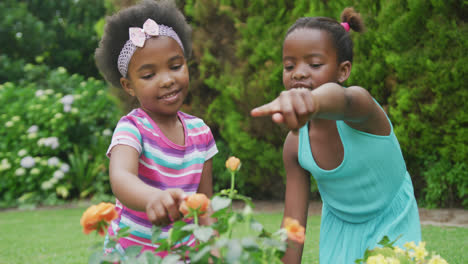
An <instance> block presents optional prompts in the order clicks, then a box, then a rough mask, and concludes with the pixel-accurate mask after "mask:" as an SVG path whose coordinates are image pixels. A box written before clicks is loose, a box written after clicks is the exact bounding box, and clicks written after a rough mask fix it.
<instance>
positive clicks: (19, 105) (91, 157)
mask: <svg viewBox="0 0 468 264" xmlns="http://www.w3.org/2000/svg"><path fill="white" fill-rule="evenodd" d="M23 74H24V75H23V76H24V78H23V79H21V80H18V81H17V82H16V83H12V82H7V83H3V84H1V85H0V113H1V114H0V123H1V124H3V126H1V127H0V137H1V138H2V140H1V141H0V174H1V175H2V181H0V194H1V195H0V207H11V206H18V205H25V204H26V205H29V204H37V203H42V204H57V203H59V202H60V201H64V200H66V199H74V198H88V197H90V196H92V195H96V194H97V195H107V194H110V186H109V182H108V166H107V164H108V159H107V158H106V156H105V152H106V150H107V146H108V145H109V143H110V138H111V135H112V129H113V127H114V126H115V124H116V122H117V121H118V119H119V118H120V114H121V113H120V111H119V110H118V108H117V104H116V102H115V101H114V99H113V97H110V96H109V93H108V91H107V86H106V84H104V83H103V82H102V81H99V80H96V79H94V78H88V79H85V78H84V77H82V76H80V75H77V74H72V75H70V74H69V73H67V71H66V70H65V68H63V67H59V68H58V69H55V70H49V69H48V67H47V66H34V65H32V64H26V65H24V71H23ZM101 198H103V197H102V196H101Z"/></svg>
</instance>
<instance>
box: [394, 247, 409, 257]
mask: <svg viewBox="0 0 468 264" xmlns="http://www.w3.org/2000/svg"><path fill="white" fill-rule="evenodd" d="M393 251H394V252H395V254H397V255H406V251H404V250H403V249H401V248H400V247H398V246H395V247H394V248H393Z"/></svg>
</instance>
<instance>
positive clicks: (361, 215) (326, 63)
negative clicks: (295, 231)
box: [251, 8, 421, 264]
mask: <svg viewBox="0 0 468 264" xmlns="http://www.w3.org/2000/svg"><path fill="white" fill-rule="evenodd" d="M341 20H342V23H339V22H337V21H335V20H333V19H330V18H325V17H307V18H300V19H298V20H297V21H296V23H295V24H294V25H293V26H292V27H291V28H290V29H289V30H288V32H287V33H286V37H285V40H284V43H283V84H284V86H285V88H286V91H283V92H282V93H281V94H280V95H279V96H278V97H277V98H276V99H275V100H273V101H272V102H270V103H268V104H266V105H263V106H260V107H258V108H255V109H253V110H252V112H251V114H252V116H265V115H271V116H272V119H273V121H274V122H276V123H283V124H285V125H287V127H288V128H289V129H291V131H290V132H289V134H288V135H287V137H286V140H285V143H284V149H283V161H284V166H285V169H286V177H287V181H286V197H285V210H284V217H292V218H295V219H298V220H299V222H300V223H301V224H302V225H303V226H306V222H307V208H308V201H309V196H308V194H309V192H310V178H309V175H310V174H311V175H312V176H313V177H314V179H315V180H316V182H317V185H318V188H319V191H320V195H321V198H322V201H323V209H322V221H321V226H320V242H319V248H320V256H319V258H320V263H324V264H328V263H333V264H342V263H343V264H347V263H354V261H355V260H356V259H359V258H361V257H362V256H363V254H364V252H365V250H366V249H367V248H369V249H371V248H374V247H375V246H377V243H378V242H379V241H380V240H381V239H382V238H383V236H388V237H389V238H390V239H391V240H394V239H396V238H398V237H400V236H401V237H400V238H399V239H398V240H397V243H396V245H400V246H401V245H403V244H404V243H405V242H409V241H415V242H416V243H417V242H418V241H420V240H421V227H420V222H419V215H418V208H417V204H416V200H415V197H414V192H413V186H412V183H411V178H410V175H409V174H408V171H407V169H406V165H405V161H404V159H403V155H402V152H401V149H400V145H399V143H398V140H397V138H396V137H395V134H394V132H393V127H392V124H391V122H390V120H389V119H388V117H387V115H386V114H385V112H384V111H383V109H382V108H381V107H380V105H379V104H378V103H377V102H376V101H375V100H374V98H373V97H372V96H371V95H370V94H369V92H368V91H367V90H366V89H364V88H362V87H359V86H351V87H348V88H345V87H343V86H342V85H341V84H342V83H343V82H344V81H346V80H347V79H348V77H349V75H350V72H351V66H352V61H353V52H352V48H353V44H352V41H351V38H350V35H349V32H348V31H349V29H352V30H353V31H356V32H361V31H362V30H363V22H362V19H361V17H360V15H359V14H358V13H356V12H355V11H354V10H353V9H352V8H346V9H345V10H344V11H343V13H342V15H341ZM291 244H292V245H291V247H289V248H288V250H287V252H286V255H285V257H284V259H283V261H284V262H285V263H288V264H289V263H300V261H301V257H302V251H303V245H299V244H294V243H293V242H291Z"/></svg>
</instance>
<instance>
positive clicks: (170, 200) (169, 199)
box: [109, 145, 184, 225]
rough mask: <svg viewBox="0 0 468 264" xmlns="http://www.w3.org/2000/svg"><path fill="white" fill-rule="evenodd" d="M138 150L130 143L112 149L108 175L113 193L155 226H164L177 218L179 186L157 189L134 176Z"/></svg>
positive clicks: (181, 192) (181, 196) (180, 198)
mask: <svg viewBox="0 0 468 264" xmlns="http://www.w3.org/2000/svg"><path fill="white" fill-rule="evenodd" d="M138 159H139V154H138V152H137V151H136V150H135V149H134V148H133V147H130V146H126V145H117V146H115V147H113V148H112V152H111V158H110V163H109V175H110V182H111V187H112V192H113V193H114V195H115V196H116V197H117V198H118V199H119V201H120V202H122V203H123V204H124V205H125V206H127V207H128V208H130V209H132V210H135V211H145V212H146V213H147V214H148V219H149V220H150V221H151V222H152V223H153V224H155V225H167V224H168V223H169V222H170V219H169V217H170V218H172V219H173V220H177V219H179V218H180V213H179V209H178V208H179V204H180V202H181V201H182V199H183V196H184V192H183V191H182V190H181V189H168V190H164V191H163V190H160V189H157V188H154V187H151V186H149V185H147V184H145V183H144V182H143V181H141V180H140V179H139V178H138Z"/></svg>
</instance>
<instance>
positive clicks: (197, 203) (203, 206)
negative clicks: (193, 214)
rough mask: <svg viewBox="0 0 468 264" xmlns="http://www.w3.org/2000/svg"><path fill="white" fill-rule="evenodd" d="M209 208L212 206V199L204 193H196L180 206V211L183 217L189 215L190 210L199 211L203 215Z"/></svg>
mask: <svg viewBox="0 0 468 264" xmlns="http://www.w3.org/2000/svg"><path fill="white" fill-rule="evenodd" d="M208 206H210V199H208V197H206V195H204V194H203V193H195V194H192V195H190V196H188V197H186V198H185V199H184V201H183V202H182V203H181V204H180V207H179V211H180V212H181V213H182V214H183V215H187V214H188V213H189V212H190V210H189V209H192V210H199V211H198V212H199V213H200V215H203V214H204V213H206V211H207V210H208Z"/></svg>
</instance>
